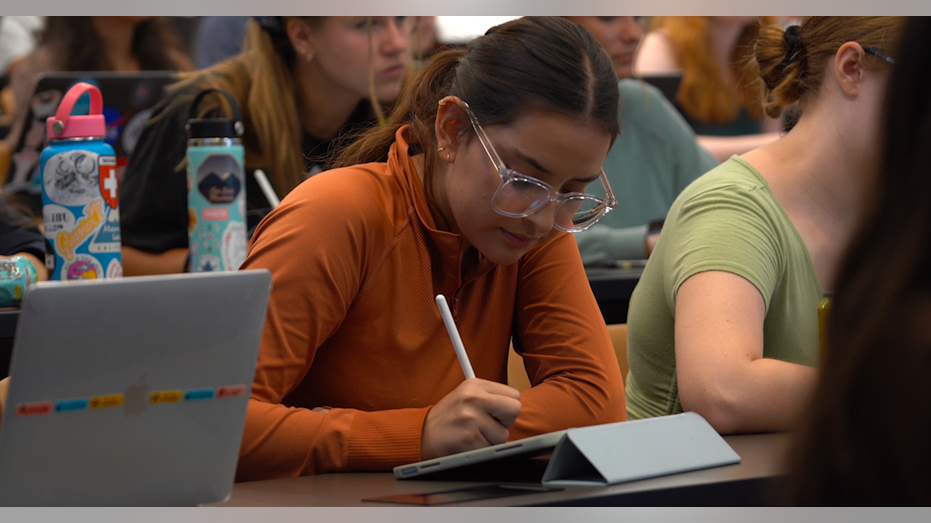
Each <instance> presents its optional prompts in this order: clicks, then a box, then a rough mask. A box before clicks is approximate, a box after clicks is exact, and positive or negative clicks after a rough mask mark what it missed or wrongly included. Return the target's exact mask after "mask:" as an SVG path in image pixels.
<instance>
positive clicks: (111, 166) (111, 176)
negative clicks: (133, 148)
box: [99, 156, 120, 209]
mask: <svg viewBox="0 0 931 523" xmlns="http://www.w3.org/2000/svg"><path fill="white" fill-rule="evenodd" d="M99 165H100V176H99V178H100V194H101V195H103V199H104V201H105V202H107V205H109V206H110V208H111V209H116V206H117V205H118V204H119V188H120V184H119V181H118V179H117V176H116V156H101V157H100V164H99Z"/></svg>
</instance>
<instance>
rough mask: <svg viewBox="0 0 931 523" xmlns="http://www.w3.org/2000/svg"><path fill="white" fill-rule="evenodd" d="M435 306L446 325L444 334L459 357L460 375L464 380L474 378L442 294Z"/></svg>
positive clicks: (438, 295)
mask: <svg viewBox="0 0 931 523" xmlns="http://www.w3.org/2000/svg"><path fill="white" fill-rule="evenodd" d="M436 304H437V305H438V306H439V307H440V316H442V317H443V323H445V324H446V332H448V333H449V339H451V340H453V348H454V349H456V356H458V357H459V365H462V373H463V374H465V377H466V379H472V378H474V377H475V372H473V371H472V363H471V362H469V355H468V354H466V351H465V347H464V346H463V345H462V338H460V337H459V329H457V328H456V322H454V321H453V313H451V312H449V304H448V303H446V297H445V296H443V295H442V294H437V295H436Z"/></svg>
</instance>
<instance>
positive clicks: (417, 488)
mask: <svg viewBox="0 0 931 523" xmlns="http://www.w3.org/2000/svg"><path fill="white" fill-rule="evenodd" d="M725 440H726V441H727V442H728V443H729V444H730V445H731V447H732V448H733V449H734V451H735V452H737V454H739V455H740V457H741V459H742V461H741V463H739V464H737V465H728V466H724V467H716V468H711V469H704V470H696V471H693V472H685V473H682V474H675V475H671V476H664V477H659V478H651V479H645V480H640V481H633V482H630V483H622V484H619V485H612V486H608V487H568V488H566V489H564V490H560V491H553V492H544V493H532V494H525V495H519V496H511V497H505V498H494V499H486V500H482V501H475V502H470V503H462V504H449V505H443V506H456V505H464V506H534V505H543V506H546V505H550V506H558V505H567V506H701V505H705V506H739V505H761V504H766V503H767V498H766V496H767V492H768V491H767V489H768V487H769V485H770V480H771V479H772V478H773V477H775V476H779V475H781V474H782V472H783V470H784V469H783V454H784V452H785V448H786V445H787V443H788V441H789V435H788V434H752V435H740V436H727V437H726V438H725ZM495 483H497V482H495ZM482 484H493V483H490V482H486V483H482V482H475V481H471V482H469V481H425V480H424V481H418V480H404V481H398V480H395V479H394V476H393V475H392V474H391V473H387V472H380V473H343V474H323V475H320V476H304V477H300V478H288V479H274V480H267V481H253V482H247V483H237V484H235V485H234V486H233V492H232V495H231V496H230V499H229V500H227V501H226V502H224V503H221V504H220V505H221V506H231V507H243V506H319V507H341V506H342V507H363V506H368V507H373V506H398V505H391V504H387V503H373V502H363V501H362V499H363V498H376V497H382V496H392V495H396V494H423V493H429V492H440V491H445V490H452V489H456V488H463V487H471V486H476V485H482Z"/></svg>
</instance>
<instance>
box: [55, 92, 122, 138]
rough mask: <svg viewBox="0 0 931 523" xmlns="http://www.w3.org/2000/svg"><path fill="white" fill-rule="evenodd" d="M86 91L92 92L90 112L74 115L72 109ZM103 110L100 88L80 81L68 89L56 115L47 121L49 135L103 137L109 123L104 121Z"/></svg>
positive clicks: (60, 136) (59, 136)
mask: <svg viewBox="0 0 931 523" xmlns="http://www.w3.org/2000/svg"><path fill="white" fill-rule="evenodd" d="M84 93H90V97H91V108H90V114H86V115H72V114H71V110H72V109H73V108H74V104H75V103H76V102H77V101H78V98H80V97H81V95H83V94H84ZM102 112H103V96H102V95H101V94H100V89H98V88H97V87H96V86H94V85H91V84H89V83H85V82H78V83H76V84H74V85H73V86H71V89H68V92H67V93H66V94H65V97H64V98H63V99H62V100H61V104H59V105H58V111H56V112H55V116H50V117H49V118H48V119H47V120H46V121H45V125H46V127H47V130H48V137H49V139H51V140H56V139H58V140H60V139H62V138H84V137H93V136H100V137H103V136H104V135H106V133H107V124H106V122H105V121H104V118H103V114H101V113H102Z"/></svg>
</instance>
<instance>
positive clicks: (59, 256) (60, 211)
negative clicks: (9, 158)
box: [39, 82, 123, 280]
mask: <svg viewBox="0 0 931 523" xmlns="http://www.w3.org/2000/svg"><path fill="white" fill-rule="evenodd" d="M84 93H88V95H89V96H90V111H89V114H86V115H72V114H71V110H72V108H73V107H74V104H75V102H77V101H78V99H79V98H80V97H81V96H82V95H83V94H84ZM102 111H103V97H102V96H101V94H100V90H99V89H97V87H95V86H93V85H91V84H88V83H84V82H79V83H76V84H74V85H73V86H72V87H71V89H69V90H68V92H67V93H66V94H65V96H64V98H62V100H61V104H60V105H59V106H58V111H57V112H56V113H55V116H52V117H49V118H48V120H46V125H47V126H48V137H49V145H48V147H46V148H45V149H44V150H43V151H42V155H41V156H40V167H39V175H40V176H41V177H42V218H43V220H44V227H45V238H46V240H48V241H47V242H46V248H47V251H46V253H45V265H46V267H47V268H48V273H49V279H50V280H84V279H102V278H119V277H122V276H123V261H122V257H121V255H120V210H119V198H118V196H119V187H118V184H117V177H116V155H115V154H114V153H113V147H111V146H110V145H109V144H107V143H106V142H105V141H104V135H105V134H106V123H105V122H104V117H103V114H102Z"/></svg>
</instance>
